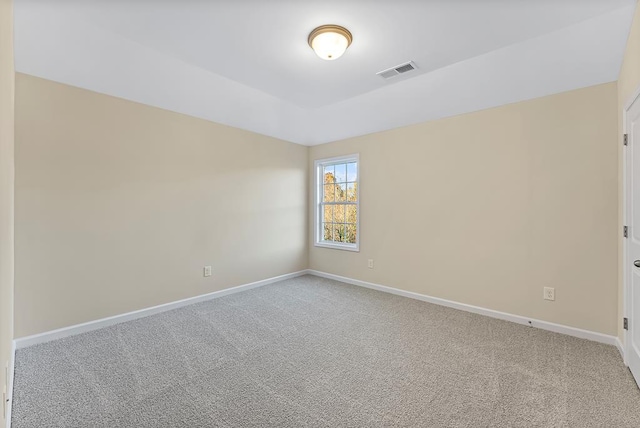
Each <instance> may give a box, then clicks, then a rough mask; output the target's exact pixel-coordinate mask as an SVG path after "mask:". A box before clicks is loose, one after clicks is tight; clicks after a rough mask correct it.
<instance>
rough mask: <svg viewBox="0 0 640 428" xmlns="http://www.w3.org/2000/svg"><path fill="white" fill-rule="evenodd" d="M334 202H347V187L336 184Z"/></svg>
mask: <svg viewBox="0 0 640 428" xmlns="http://www.w3.org/2000/svg"><path fill="white" fill-rule="evenodd" d="M335 186H336V202H344V201H346V200H347V185H346V184H336V185H335Z"/></svg>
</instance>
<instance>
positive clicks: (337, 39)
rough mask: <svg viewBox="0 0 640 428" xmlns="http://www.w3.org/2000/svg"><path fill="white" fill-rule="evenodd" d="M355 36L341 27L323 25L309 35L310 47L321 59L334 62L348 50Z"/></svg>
mask: <svg viewBox="0 0 640 428" xmlns="http://www.w3.org/2000/svg"><path fill="white" fill-rule="evenodd" d="M352 41H353V36H352V35H351V33H350V32H349V30H347V29H346V28H344V27H341V26H339V25H321V26H320V27H318V28H316V29H315V30H313V31H312V32H311V33H310V34H309V40H308V42H309V46H311V49H313V50H314V51H315V53H316V55H318V56H319V57H320V58H322V59H325V60H327V61H333V60H334V59H338V58H340V57H341V56H342V54H343V53H344V51H346V50H347V48H348V47H349V45H351V42H352Z"/></svg>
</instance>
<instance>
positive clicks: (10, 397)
mask: <svg viewBox="0 0 640 428" xmlns="http://www.w3.org/2000/svg"><path fill="white" fill-rule="evenodd" d="M15 362H16V342H15V341H14V342H13V343H12V344H11V355H10V356H9V373H8V375H9V382H8V383H9V390H8V391H7V414H6V417H7V419H6V420H5V421H6V427H7V428H11V406H12V405H13V374H14V373H15Z"/></svg>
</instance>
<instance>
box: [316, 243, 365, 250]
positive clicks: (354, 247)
mask: <svg viewBox="0 0 640 428" xmlns="http://www.w3.org/2000/svg"><path fill="white" fill-rule="evenodd" d="M314 245H315V246H316V247H321V248H331V249H333V250H343V251H353V252H356V253H359V252H360V248H359V245H358V244H356V245H352V244H337V243H328V242H316V243H315V244H314Z"/></svg>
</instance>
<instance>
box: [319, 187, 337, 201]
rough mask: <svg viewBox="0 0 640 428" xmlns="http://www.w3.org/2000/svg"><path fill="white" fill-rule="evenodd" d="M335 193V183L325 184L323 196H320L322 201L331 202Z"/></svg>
mask: <svg viewBox="0 0 640 428" xmlns="http://www.w3.org/2000/svg"><path fill="white" fill-rule="evenodd" d="M335 193H336V185H335V184H325V185H324V196H323V198H322V202H333V201H334V200H335V197H334V196H335Z"/></svg>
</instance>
